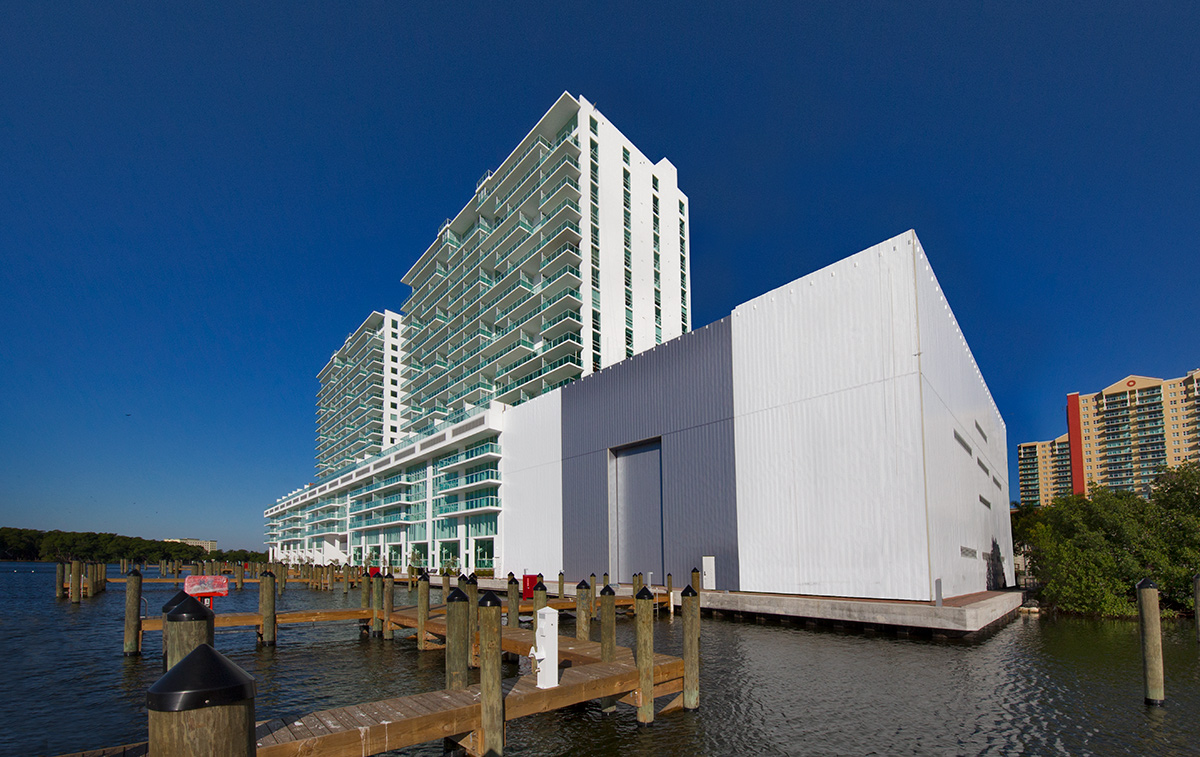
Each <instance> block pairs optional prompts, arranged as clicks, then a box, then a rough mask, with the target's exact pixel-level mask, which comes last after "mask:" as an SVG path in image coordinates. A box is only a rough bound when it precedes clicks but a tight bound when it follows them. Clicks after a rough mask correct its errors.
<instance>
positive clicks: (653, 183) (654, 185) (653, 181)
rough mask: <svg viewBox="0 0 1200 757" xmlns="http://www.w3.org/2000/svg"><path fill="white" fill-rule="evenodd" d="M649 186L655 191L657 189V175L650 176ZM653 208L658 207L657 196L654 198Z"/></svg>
mask: <svg viewBox="0 0 1200 757" xmlns="http://www.w3.org/2000/svg"><path fill="white" fill-rule="evenodd" d="M650 186H651V188H652V189H654V191H655V192H657V191H658V177H657V176H651V177H650ZM654 209H655V210H657V209H658V198H657V197H655V198H654Z"/></svg>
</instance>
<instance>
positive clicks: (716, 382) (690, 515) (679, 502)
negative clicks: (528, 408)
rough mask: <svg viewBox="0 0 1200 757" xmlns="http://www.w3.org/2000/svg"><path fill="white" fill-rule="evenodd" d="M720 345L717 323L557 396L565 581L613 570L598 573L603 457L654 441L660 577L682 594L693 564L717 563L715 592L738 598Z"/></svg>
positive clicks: (726, 349)
mask: <svg viewBox="0 0 1200 757" xmlns="http://www.w3.org/2000/svg"><path fill="white" fill-rule="evenodd" d="M730 335H731V330H730V323H729V320H728V319H723V320H721V321H718V322H716V323H713V324H711V325H709V326H707V327H705V328H703V329H700V330H697V331H694V332H691V333H689V334H687V335H684V336H682V337H680V338H678V339H674V340H672V341H670V342H668V343H666V344H663V345H661V346H659V347H657V348H655V349H653V350H651V351H648V352H644V353H641V354H640V355H637V356H635V357H633V358H630V359H629V360H626V361H624V362H622V363H619V364H617V365H615V366H612V367H611V368H608V369H605V370H604V371H602V372H601V373H599V374H596V375H593V376H591V377H589V378H587V379H584V380H581V381H577V382H575V383H573V384H570V385H568V386H566V387H564V388H563V390H562V393H563V396H562V403H563V405H562V412H563V415H562V418H563V545H564V550H563V552H564V555H563V556H564V562H565V568H566V570H567V572H568V573H569V574H571V575H584V574H586V573H590V572H591V571H593V570H594V571H596V572H597V573H600V572H601V571H602V570H604V569H605V568H611V569H613V570H615V569H616V568H617V566H615V565H614V566H609V565H608V559H609V553H608V537H609V533H608V530H609V517H608V507H609V496H608V486H609V483H608V450H610V449H614V448H620V447H624V446H627V445H631V444H636V443H639V442H643V441H647V440H652V439H661V440H662V442H661V444H662V519H663V530H664V532H663V539H664V542H665V545H664V548H663V555H662V562H663V564H664V567H665V569H666V570H667V571H669V572H672V573H674V574H675V577H676V583H677V584H678V585H683V584H684V583H686V581H687V576H688V573H689V571H690V570H691V568H692V567H699V565H700V557H701V556H702V555H717V556H718V560H717V571H718V574H717V580H718V584H717V585H718V588H721V589H733V590H736V589H737V588H738V585H739V581H738V557H737V554H738V553H737V503H736V485H735V481H736V478H735V475H736V472H735V468H734V447H733V423H732V418H733V369H732V349H731V342H730V339H731V336H730ZM597 566H599V567H597ZM615 578H616V577H615V576H614V580H615ZM620 578H621V579H622V580H626V581H627V580H628V579H629V577H628V576H621V577H620ZM663 578H664V576H662V575H661V574H659V573H658V572H657V571H656V573H655V581H656V582H661V581H662V580H663Z"/></svg>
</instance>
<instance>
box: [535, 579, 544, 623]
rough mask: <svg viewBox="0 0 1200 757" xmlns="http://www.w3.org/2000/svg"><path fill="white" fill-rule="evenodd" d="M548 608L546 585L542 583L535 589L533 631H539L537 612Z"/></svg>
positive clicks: (539, 582)
mask: <svg viewBox="0 0 1200 757" xmlns="http://www.w3.org/2000/svg"><path fill="white" fill-rule="evenodd" d="M545 606H546V584H544V583H542V582H541V581H538V582H537V585H536V586H534V587H533V630H535V631H536V630H537V622H538V619H537V611H538V610H540V609H542V608H543V607H545Z"/></svg>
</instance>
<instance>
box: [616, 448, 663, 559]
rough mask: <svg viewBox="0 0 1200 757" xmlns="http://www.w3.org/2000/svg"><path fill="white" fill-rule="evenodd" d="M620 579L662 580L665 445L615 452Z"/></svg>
mask: <svg viewBox="0 0 1200 757" xmlns="http://www.w3.org/2000/svg"><path fill="white" fill-rule="evenodd" d="M616 469H617V470H616V473H617V485H616V489H617V497H616V507H617V565H618V566H619V567H618V568H617V575H619V576H621V577H624V576H632V575H633V574H634V573H653V574H654V575H656V576H658V577H659V578H662V577H663V576H665V575H666V572H665V571H664V570H663V507H662V485H663V480H662V444H661V443H659V442H657V441H656V442H651V443H650V444H639V445H637V446H634V447H626V448H625V449H621V450H618V451H617V452H616Z"/></svg>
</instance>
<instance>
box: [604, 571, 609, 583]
mask: <svg viewBox="0 0 1200 757" xmlns="http://www.w3.org/2000/svg"><path fill="white" fill-rule="evenodd" d="M603 582H604V585H605V586H608V585H609V582H608V571H607V570H606V571H604V581H603Z"/></svg>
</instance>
